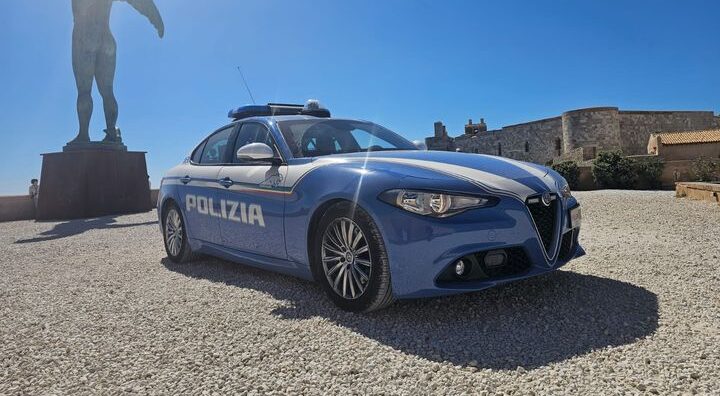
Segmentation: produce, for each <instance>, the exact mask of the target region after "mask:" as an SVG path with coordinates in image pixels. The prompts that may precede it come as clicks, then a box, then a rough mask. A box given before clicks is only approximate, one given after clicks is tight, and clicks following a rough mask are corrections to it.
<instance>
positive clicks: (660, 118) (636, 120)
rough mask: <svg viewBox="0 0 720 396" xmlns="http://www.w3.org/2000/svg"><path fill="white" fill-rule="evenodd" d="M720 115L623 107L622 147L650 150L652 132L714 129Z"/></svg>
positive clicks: (639, 151) (632, 151)
mask: <svg viewBox="0 0 720 396" xmlns="http://www.w3.org/2000/svg"><path fill="white" fill-rule="evenodd" d="M717 119H718V117H715V116H714V114H713V112H711V111H620V133H621V135H622V136H621V140H622V150H623V152H624V153H625V154H628V155H640V154H647V144H648V139H649V138H650V134H651V133H656V132H680V131H693V130H701V129H712V128H714V127H715V123H716V122H717Z"/></svg>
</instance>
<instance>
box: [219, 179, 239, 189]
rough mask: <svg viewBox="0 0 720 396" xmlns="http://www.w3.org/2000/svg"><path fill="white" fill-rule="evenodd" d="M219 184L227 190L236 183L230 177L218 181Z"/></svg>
mask: <svg viewBox="0 0 720 396" xmlns="http://www.w3.org/2000/svg"><path fill="white" fill-rule="evenodd" d="M218 183H220V184H221V185H222V186H223V187H225V188H230V186H232V185H233V184H235V182H233V181H232V180H231V179H230V178H229V177H226V178H224V179H220V180H218Z"/></svg>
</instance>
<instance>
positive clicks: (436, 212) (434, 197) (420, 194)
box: [379, 190, 496, 217]
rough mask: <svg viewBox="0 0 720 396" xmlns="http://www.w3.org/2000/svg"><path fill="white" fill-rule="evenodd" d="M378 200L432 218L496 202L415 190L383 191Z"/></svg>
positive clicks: (480, 198) (483, 198) (489, 199)
mask: <svg viewBox="0 0 720 396" xmlns="http://www.w3.org/2000/svg"><path fill="white" fill-rule="evenodd" d="M379 198H380V199H381V200H383V201H385V202H387V203H389V204H391V205H395V206H397V207H399V208H402V209H405V210H407V211H408V212H412V213H417V214H420V215H424V216H433V217H448V216H452V215H454V214H458V213H460V212H464V211H466V210H468V209H475V208H482V207H487V206H492V205H494V204H495V202H496V201H495V200H493V199H492V198H485V197H474V196H469V195H451V194H446V193H440V192H431V191H415V190H390V191H385V192H384V193H382V194H380V197H379Z"/></svg>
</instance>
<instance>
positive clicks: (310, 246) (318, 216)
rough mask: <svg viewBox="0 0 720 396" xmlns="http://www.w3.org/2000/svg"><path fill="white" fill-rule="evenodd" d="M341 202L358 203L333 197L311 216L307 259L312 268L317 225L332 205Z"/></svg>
mask: <svg viewBox="0 0 720 396" xmlns="http://www.w3.org/2000/svg"><path fill="white" fill-rule="evenodd" d="M341 202H348V203H350V204H354V205H357V203H354V202H352V201H351V200H349V199H345V198H332V199H329V200H327V201H325V202H323V203H322V204H320V205H319V206H318V207H317V208H316V209H315V211H314V212H313V214H312V216H311V217H310V221H309V222H308V229H307V238H306V239H307V246H306V249H307V259H308V264H309V265H310V267H311V269H312V266H313V260H314V257H313V250H314V249H313V244H314V243H315V240H316V238H317V227H318V226H319V225H320V219H322V217H323V215H324V214H325V212H327V210H328V209H330V207H332V206H333V205H335V204H338V203H341Z"/></svg>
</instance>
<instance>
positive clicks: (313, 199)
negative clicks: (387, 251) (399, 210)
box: [285, 166, 401, 276]
mask: <svg viewBox="0 0 720 396" xmlns="http://www.w3.org/2000/svg"><path fill="white" fill-rule="evenodd" d="M400 180H401V178H400V177H398V176H397V175H393V174H389V173H386V172H383V171H377V170H371V169H364V168H362V167H355V166H342V167H341V166H332V167H330V166H327V167H320V168H318V169H316V170H314V171H312V172H311V173H310V174H308V175H306V176H305V177H304V178H303V179H302V180H301V181H300V182H299V183H298V185H297V186H295V188H294V189H293V192H292V193H291V194H290V195H289V196H288V199H287V201H286V206H285V238H286V246H287V253H288V257H289V258H290V260H292V261H294V262H296V263H298V264H301V265H303V266H305V267H306V269H307V271H308V275H309V274H310V273H311V272H310V258H309V256H310V255H309V253H310V252H309V251H308V239H309V235H310V234H309V233H310V232H311V230H310V229H309V227H311V224H312V220H313V216H314V215H316V214H317V215H318V216H321V215H322V213H320V212H318V211H319V210H322V209H323V207H324V206H326V204H327V203H328V202H331V201H335V200H346V201H350V202H355V203H357V205H359V206H360V207H362V208H363V209H365V211H366V212H368V214H369V215H370V216H371V217H372V218H373V221H374V222H375V223H376V224H379V221H378V220H377V219H376V218H375V210H373V209H374V207H375V206H376V205H387V204H385V203H383V202H381V201H380V200H378V199H377V196H378V195H379V194H380V193H381V192H383V191H386V190H389V189H393V188H397V187H398V185H399V182H400ZM380 231H381V232H382V230H380ZM309 276H310V275H309Z"/></svg>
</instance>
